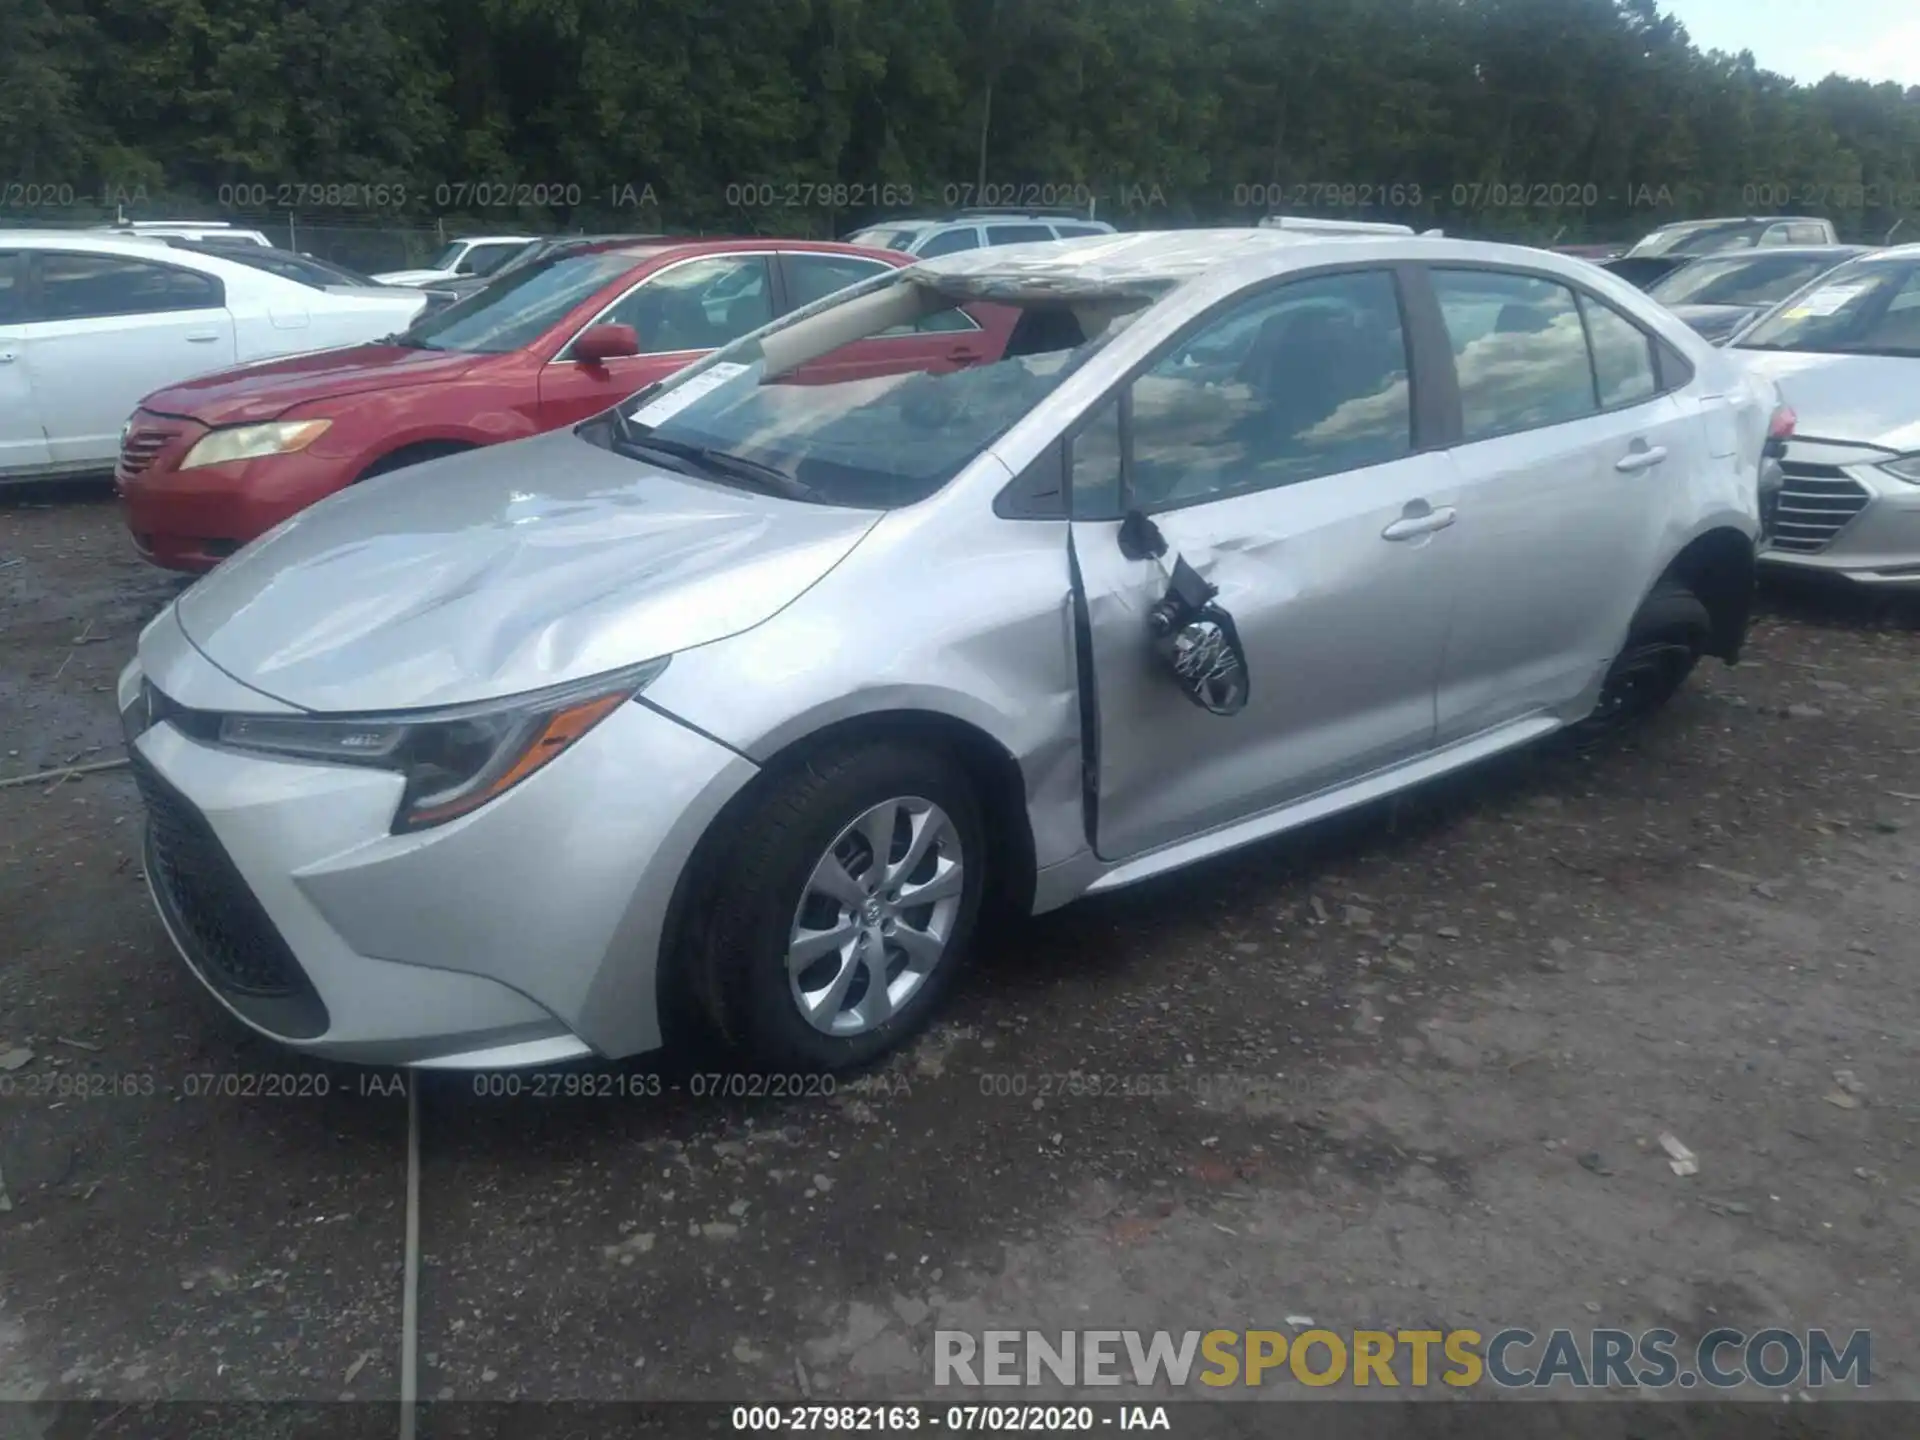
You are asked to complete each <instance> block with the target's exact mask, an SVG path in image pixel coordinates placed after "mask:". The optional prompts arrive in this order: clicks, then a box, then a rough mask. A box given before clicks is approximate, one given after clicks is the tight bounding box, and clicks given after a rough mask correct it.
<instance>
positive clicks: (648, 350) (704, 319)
mask: <svg viewBox="0 0 1920 1440" xmlns="http://www.w3.org/2000/svg"><path fill="white" fill-rule="evenodd" d="M835 288H838V287H835ZM771 319H773V277H772V274H771V273H770V272H769V270H768V268H767V257H766V256H764V255H713V256H709V257H707V258H705V259H701V260H688V261H685V262H683V263H681V264H679V265H671V266H669V267H668V268H666V269H665V270H662V271H661V272H660V273H659V274H657V275H653V276H650V277H649V278H648V279H647V280H646V281H645V282H644V283H642V284H641V285H640V287H639V288H638V289H636V290H635V291H634V292H633V293H632V294H630V295H628V296H626V297H624V298H623V299H622V300H621V301H620V302H619V303H618V304H616V305H615V306H614V307H613V308H612V309H611V310H609V311H608V312H607V313H606V314H605V315H603V316H601V317H600V320H599V322H598V323H600V324H603V325H631V326H632V327H633V328H634V330H635V331H636V332H637V333H638V334H639V336H640V353H641V354H643V355H671V354H674V353H677V352H679V351H683V350H715V349H718V348H719V347H720V346H722V345H726V344H730V343H731V342H733V341H735V340H738V339H739V338H740V337H741V336H742V335H745V334H747V333H748V332H749V331H752V330H758V329H759V328H760V327H761V326H762V325H765V324H766V323H767V322H768V321H769V320H771Z"/></svg>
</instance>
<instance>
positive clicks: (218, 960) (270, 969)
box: [132, 750, 311, 999]
mask: <svg viewBox="0 0 1920 1440" xmlns="http://www.w3.org/2000/svg"><path fill="white" fill-rule="evenodd" d="M132 762H133V777H134V780H135V782H136V783H137V784H138V785H139V787H140V797H141V799H143V800H144V801H146V805H147V836H148V840H149V842H150V844H149V849H148V864H149V869H150V872H151V874H152V876H153V882H154V890H155V892H156V893H157V894H159V895H160V896H161V897H162V901H161V903H162V904H163V905H164V906H165V907H166V909H167V912H168V918H169V919H171V920H173V921H174V922H175V929H176V931H178V932H179V933H180V938H181V939H182V940H183V941H184V942H186V943H187V944H188V945H189V946H190V948H191V950H192V952H193V959H194V960H196V961H197V962H198V964H199V967H200V969H201V970H202V971H203V972H204V973H205V975H206V977H207V979H208V980H209V981H211V982H212V983H213V984H214V985H216V986H217V987H218V988H220V989H222V990H225V991H231V992H232V993H233V994H234V995H236V996H257V997H260V998H262V999H267V998H279V997H289V996H294V995H296V994H300V993H301V992H310V991H311V986H310V985H309V983H308V981H307V978H306V975H305V974H304V973H303V972H302V971H301V969H300V966H299V963H298V962H297V961H296V960H295V959H294V958H293V952H292V951H291V950H289V949H288V948H287V942H286V941H285V940H283V939H281V938H280V932H279V931H278V930H276V929H275V928H274V925H273V921H272V920H270V919H268V918H267V912H266V911H265V910H264V909H262V908H261V906H260V902H259V901H258V900H257V899H255V898H254V894H253V891H252V890H250V889H249V888H248V887H247V882H246V881H245V880H244V879H242V878H241V875H240V872H239V871H238V870H237V869H235V868H234V864H233V861H232V860H231V859H229V858H228V856H227V852H226V849H225V847H223V846H222V845H221V844H220V838H219V837H218V836H217V835H215V834H214V833H213V827H212V826H210V825H208V824H207V822H206V819H205V817H203V816H202V815H201V814H200V812H199V811H198V810H197V809H195V808H194V806H193V803H192V802H191V801H189V800H188V799H187V798H186V797H185V796H184V795H182V794H181V793H180V792H179V791H178V790H175V789H174V788H173V786H172V785H170V784H168V783H167V781H166V780H165V779H164V778H162V776H161V775H160V772H159V771H157V770H155V769H154V768H153V766H152V765H151V764H149V763H148V762H147V761H146V760H145V759H144V758H143V757H142V756H141V755H140V753H139V751H137V750H135V751H133V752H132Z"/></svg>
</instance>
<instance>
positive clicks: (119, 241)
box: [0, 229, 201, 255]
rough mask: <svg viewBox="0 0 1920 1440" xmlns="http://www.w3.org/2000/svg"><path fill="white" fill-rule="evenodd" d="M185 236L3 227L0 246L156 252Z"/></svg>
mask: <svg viewBox="0 0 1920 1440" xmlns="http://www.w3.org/2000/svg"><path fill="white" fill-rule="evenodd" d="M182 238H184V237H182V236H179V235H159V234H155V233H154V232H152V231H147V232H145V233H142V234H137V235H136V234H132V233H130V232H127V231H123V230H122V231H115V230H30V229H20V230H0V245H5V246H7V247H8V248H9V249H14V250H97V251H100V252H102V253H103V254H108V255H153V254H157V253H159V252H160V251H163V250H171V249H172V248H173V247H172V246H170V245H168V244H167V241H169V240H179V239H182ZM190 253H194V254H199V253H201V252H198V251H194V252H190Z"/></svg>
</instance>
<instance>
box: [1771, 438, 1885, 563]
mask: <svg viewBox="0 0 1920 1440" xmlns="http://www.w3.org/2000/svg"><path fill="white" fill-rule="evenodd" d="M1780 469H1781V471H1782V472H1783V473H1784V475H1785V477H1786V483H1785V484H1784V485H1782V486H1781V489H1780V501H1779V505H1778V507H1777V508H1776V509H1775V511H1774V520H1773V537H1772V545H1773V548H1774V549H1775V550H1786V551H1791V552H1792V553H1794V554H1796V555H1812V554H1815V553H1816V552H1818V551H1821V550H1824V549H1826V548H1827V546H1828V545H1829V544H1830V543H1831V542H1832V540H1833V537H1834V536H1836V535H1838V534H1839V533H1840V532H1841V531H1842V530H1844V529H1845V528H1846V526H1847V522H1848V521H1849V520H1851V519H1853V517H1854V516H1856V515H1858V514H1859V513H1860V512H1861V511H1862V510H1864V509H1866V507H1867V500H1868V498H1869V497H1868V495H1867V491H1866V489H1865V487H1864V486H1862V485H1861V484H1860V483H1859V482H1858V481H1856V480H1853V479H1850V478H1849V477H1848V475H1847V472H1846V471H1844V470H1842V469H1840V468H1838V467H1837V466H1834V465H1806V464H1799V463H1796V462H1794V461H1791V460H1789V461H1785V462H1783V463H1782V464H1781V466H1780Z"/></svg>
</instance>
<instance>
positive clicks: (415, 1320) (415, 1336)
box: [400, 1075, 420, 1440]
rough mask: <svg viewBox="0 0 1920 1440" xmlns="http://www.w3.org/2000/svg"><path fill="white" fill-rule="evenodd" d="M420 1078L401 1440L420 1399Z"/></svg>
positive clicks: (415, 1084) (403, 1325)
mask: <svg viewBox="0 0 1920 1440" xmlns="http://www.w3.org/2000/svg"><path fill="white" fill-rule="evenodd" d="M419 1346H420V1077H419V1076H417V1075H409V1076H407V1253H406V1260H405V1261H404V1269H403V1272H402V1279H401V1282H400V1440H413V1424H414V1416H413V1412H414V1405H415V1402H416V1401H417V1400H418V1398H419V1393H420V1392H419V1383H420V1381H419V1365H418V1356H419Z"/></svg>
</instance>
